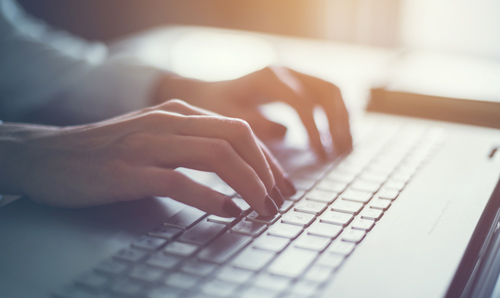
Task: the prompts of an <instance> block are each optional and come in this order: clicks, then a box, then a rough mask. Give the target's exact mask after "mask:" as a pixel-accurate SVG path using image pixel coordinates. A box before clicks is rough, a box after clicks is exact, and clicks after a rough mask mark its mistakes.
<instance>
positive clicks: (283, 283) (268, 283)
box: [253, 273, 291, 292]
mask: <svg viewBox="0 0 500 298" xmlns="http://www.w3.org/2000/svg"><path fill="white" fill-rule="evenodd" d="M290 282H291V279H289V278H287V277H283V276H277V275H272V274H267V273H263V274H259V275H258V276H257V278H256V279H255V280H254V282H253V285H254V286H256V287H259V288H263V289H270V290H274V291H278V292H282V291H284V290H286V289H287V288H288V287H289V285H290Z"/></svg>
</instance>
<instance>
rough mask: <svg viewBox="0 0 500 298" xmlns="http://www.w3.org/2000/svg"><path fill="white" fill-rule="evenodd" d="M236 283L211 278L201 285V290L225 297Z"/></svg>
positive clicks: (204, 292) (232, 290)
mask: <svg viewBox="0 0 500 298" xmlns="http://www.w3.org/2000/svg"><path fill="white" fill-rule="evenodd" d="M238 286H239V285H238V284H235V283H229V282H226V281H222V280H211V281H209V282H207V283H205V284H204V285H203V286H202V287H201V292H202V293H203V294H207V295H213V296H216V297H227V296H229V295H231V293H233V292H234V290H236V288H237V287H238Z"/></svg>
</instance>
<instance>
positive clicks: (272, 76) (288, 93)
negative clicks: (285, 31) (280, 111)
mask: <svg viewBox="0 0 500 298" xmlns="http://www.w3.org/2000/svg"><path fill="white" fill-rule="evenodd" d="M172 96H174V97H179V98H182V99H185V100H187V101H188V102H190V103H191V104H193V105H195V106H198V107H202V108H204V109H207V110H211V111H214V112H216V113H219V114H221V115H225V116H230V117H236V118H240V119H244V120H246V121H247V122H248V123H249V124H250V126H251V127H252V129H253V130H254V131H255V133H256V134H257V135H258V136H259V137H261V138H267V137H269V136H272V137H276V136H278V137H279V136H283V135H284V134H285V132H286V127H283V126H282V125H281V124H278V123H275V122H271V121H270V120H268V119H266V118H265V117H264V116H263V115H262V114H260V112H259V110H258V106H259V105H260V104H263V103H267V102H271V101H282V102H285V103H287V104H289V105H290V106H292V107H293V108H294V109H295V110H296V111H297V113H298V115H299V117H300V119H301V120H302V123H303V124H304V126H305V128H306V130H307V133H308V136H309V141H310V144H311V146H312V147H313V148H314V149H315V151H316V152H317V153H318V154H319V155H320V156H321V157H325V156H326V151H325V147H324V145H323V143H322V142H321V138H320V133H319V131H318V128H317V126H316V123H315V121H314V117H313V110H314V108H315V107H316V106H319V107H321V108H322V109H323V110H324V112H325V114H326V115H327V117H328V121H329V129H330V134H331V136H332V140H333V145H334V146H335V148H336V150H337V151H338V152H339V153H344V152H347V151H349V150H351V149H352V138H351V134H350V130H349V118H348V113H347V109H346V107H345V105H344V102H343V100H342V95H341V93H340V89H339V88H338V87H337V86H335V85H333V84H331V83H329V82H326V81H324V80H321V79H319V78H316V77H312V76H309V75H306V74H303V73H300V72H297V71H294V70H291V69H288V68H285V67H267V68H264V69H261V70H259V71H256V72H253V73H251V74H249V75H246V76H244V77H241V78H238V79H235V80H229V81H222V82H201V81H195V80H190V79H186V78H181V77H173V78H172V77H169V78H168V79H167V80H165V82H164V83H163V84H162V85H161V86H160V92H159V97H158V100H164V99H165V98H170V97H172Z"/></svg>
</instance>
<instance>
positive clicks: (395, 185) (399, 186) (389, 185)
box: [384, 179, 405, 192]
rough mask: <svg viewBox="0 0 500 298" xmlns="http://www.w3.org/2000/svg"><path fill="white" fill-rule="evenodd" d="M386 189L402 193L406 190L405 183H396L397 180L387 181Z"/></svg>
mask: <svg viewBox="0 0 500 298" xmlns="http://www.w3.org/2000/svg"><path fill="white" fill-rule="evenodd" d="M384 188H387V189H392V190H395V191H398V192H401V191H402V190H403V188H405V183H403V182H401V181H395V180H392V179H390V180H389V181H387V182H386V183H385V184H384Z"/></svg>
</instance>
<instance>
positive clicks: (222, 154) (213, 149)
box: [207, 140, 232, 160]
mask: <svg viewBox="0 0 500 298" xmlns="http://www.w3.org/2000/svg"><path fill="white" fill-rule="evenodd" d="M231 150H232V147H231V144H229V143H228V142H227V141H225V140H211V141H210V142H209V144H208V150H207V152H208V153H209V154H210V156H212V158H214V159H217V160H220V159H224V158H228V157H229V156H230V154H231Z"/></svg>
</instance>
